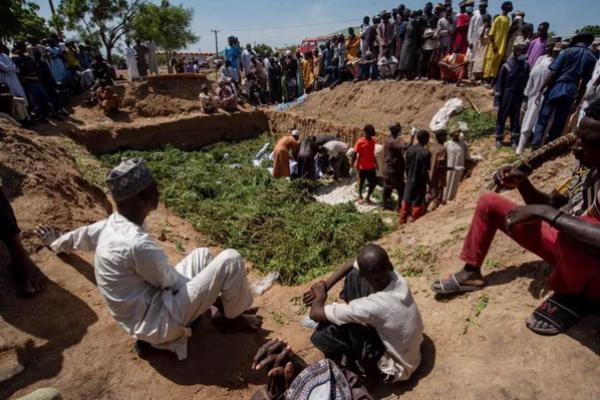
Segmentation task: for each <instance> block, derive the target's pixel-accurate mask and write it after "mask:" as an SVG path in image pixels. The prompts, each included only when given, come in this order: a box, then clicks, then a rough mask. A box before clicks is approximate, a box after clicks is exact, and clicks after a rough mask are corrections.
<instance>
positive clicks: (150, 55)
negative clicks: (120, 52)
mask: <svg viewBox="0 0 600 400" xmlns="http://www.w3.org/2000/svg"><path fill="white" fill-rule="evenodd" d="M157 49H158V47H157V46H156V43H154V42H153V41H151V40H148V41H146V42H143V43H142V41H141V40H140V39H136V41H135V45H132V43H131V40H130V39H126V40H125V61H126V62H127V75H128V78H129V80H130V81H135V80H141V79H144V78H146V77H147V76H148V75H151V74H154V75H158V58H157V56H156V50H157Z"/></svg>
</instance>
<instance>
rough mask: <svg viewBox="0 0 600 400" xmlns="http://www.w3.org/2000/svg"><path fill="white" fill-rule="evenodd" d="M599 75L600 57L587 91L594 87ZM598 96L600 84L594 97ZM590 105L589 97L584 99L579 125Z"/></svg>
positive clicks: (599, 94)
mask: <svg viewBox="0 0 600 400" xmlns="http://www.w3.org/2000/svg"><path fill="white" fill-rule="evenodd" d="M599 76H600V59H599V60H598V61H597V62H596V67H595V68H594V72H593V73H592V79H590V81H589V82H588V84H587V87H586V93H587V92H588V91H590V90H591V89H592V86H593V85H594V82H596V80H597V79H598V77H599ZM598 96H600V86H598V87H597V88H596V95H595V97H593V98H597V97H598ZM593 98H592V99H593ZM589 105H590V102H589V99H585V100H584V101H583V103H582V104H581V110H580V111H579V120H578V121H577V126H579V124H580V123H581V120H582V118H583V117H585V109H586V108H587V107H588V106H589Z"/></svg>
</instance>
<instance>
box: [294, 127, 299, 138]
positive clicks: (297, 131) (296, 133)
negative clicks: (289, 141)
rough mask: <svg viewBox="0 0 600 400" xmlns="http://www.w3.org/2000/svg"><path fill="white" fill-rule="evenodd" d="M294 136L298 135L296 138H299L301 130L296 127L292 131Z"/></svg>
mask: <svg viewBox="0 0 600 400" xmlns="http://www.w3.org/2000/svg"><path fill="white" fill-rule="evenodd" d="M292 136H293V137H296V138H299V137H300V131H299V130H298V129H294V130H293V131H292Z"/></svg>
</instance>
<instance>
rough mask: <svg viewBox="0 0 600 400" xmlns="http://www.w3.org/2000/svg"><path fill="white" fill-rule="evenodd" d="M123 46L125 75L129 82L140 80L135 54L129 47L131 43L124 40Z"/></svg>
mask: <svg viewBox="0 0 600 400" xmlns="http://www.w3.org/2000/svg"><path fill="white" fill-rule="evenodd" d="M125 44H126V45H127V46H126V47H125V61H127V75H129V80H130V81H134V80H137V79H140V72H139V70H138V66H137V52H136V51H135V49H134V48H133V47H131V41H129V40H126V41H125Z"/></svg>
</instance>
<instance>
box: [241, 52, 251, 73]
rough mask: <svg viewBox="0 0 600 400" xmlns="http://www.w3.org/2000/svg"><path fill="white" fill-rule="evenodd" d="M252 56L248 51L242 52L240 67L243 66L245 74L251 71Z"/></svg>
mask: <svg viewBox="0 0 600 400" xmlns="http://www.w3.org/2000/svg"><path fill="white" fill-rule="evenodd" d="M253 55H254V54H252V53H251V52H249V51H248V49H245V50H244V51H242V56H241V57H242V65H243V66H244V71H246V73H248V72H250V71H251V70H252V56H253Z"/></svg>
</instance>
